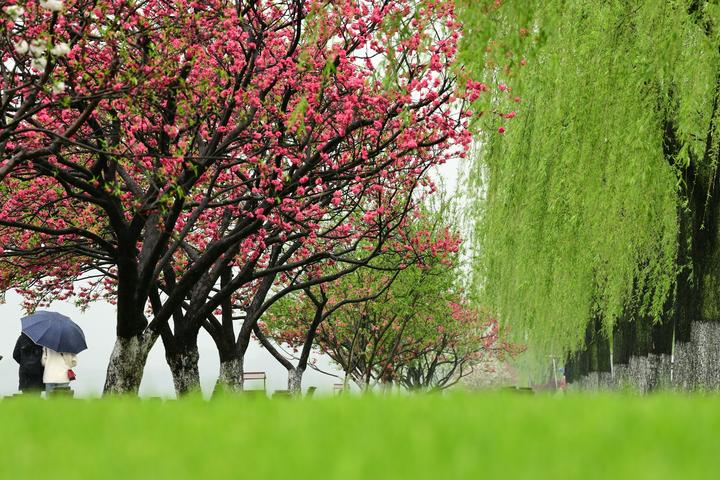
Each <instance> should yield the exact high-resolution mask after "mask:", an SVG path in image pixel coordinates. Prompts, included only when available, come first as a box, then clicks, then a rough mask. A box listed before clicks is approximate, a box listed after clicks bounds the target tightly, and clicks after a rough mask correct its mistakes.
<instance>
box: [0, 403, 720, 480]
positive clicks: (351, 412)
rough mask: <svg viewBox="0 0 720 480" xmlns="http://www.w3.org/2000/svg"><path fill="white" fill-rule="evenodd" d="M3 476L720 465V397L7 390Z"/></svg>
mask: <svg viewBox="0 0 720 480" xmlns="http://www.w3.org/2000/svg"><path fill="white" fill-rule="evenodd" d="M0 440H1V441H2V445H0V479H12V478H82V479H85V478H92V479H102V478H121V479H135V478H140V479H144V478H150V479H157V480H159V479H175V480H178V479H185V478H193V479H204V478H228V479H236V478H247V479H265V478H277V479H288V480H295V479H310V478H313V479H324V478H332V479H343V480H351V479H367V480H374V479H386V478H387V479H400V478H403V479H404V478H407V479H431V478H432V479H479V478H507V479H516V478H532V479H543V478H548V479H565V478H583V479H590V478H603V479H604V478H613V479H619V478H628V479H659V478H672V479H687V478H720V461H719V460H720V397H714V396H694V397H690V396H687V397H686V396H670V395H668V396H651V397H646V398H641V397H634V396H620V395H617V396H582V395H577V396H568V397H564V398H558V397H545V396H529V395H528V396H525V395H513V394H484V395H469V394H457V395H453V396H439V395H425V396H411V397H365V398H352V397H350V398H348V397H345V398H324V399H314V400H303V401H290V400H264V399H250V398H221V399H218V400H214V401H212V402H205V401H203V400H201V399H188V400H183V401H177V402H173V401H171V402H162V401H160V400H137V399H129V398H115V399H105V400H53V401H43V400H26V399H16V398H12V399H6V400H4V401H2V402H0Z"/></svg>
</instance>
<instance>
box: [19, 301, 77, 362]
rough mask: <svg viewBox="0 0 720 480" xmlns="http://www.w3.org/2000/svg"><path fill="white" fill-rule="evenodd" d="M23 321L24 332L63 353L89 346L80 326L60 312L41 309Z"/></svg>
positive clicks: (73, 351) (36, 340)
mask: <svg viewBox="0 0 720 480" xmlns="http://www.w3.org/2000/svg"><path fill="white" fill-rule="evenodd" d="M21 322H22V331H23V333H24V334H25V335H27V336H28V337H30V339H31V340H32V341H33V342H35V343H37V344H38V345H42V346H43V347H47V348H49V349H51V350H55V351H56V352H63V353H79V352H82V351H83V350H85V349H86V348H87V343H85V334H84V333H83V331H82V329H81V328H80V326H79V325H78V324H77V323H75V322H73V321H72V320H70V319H69V318H68V317H66V316H65V315H62V314H60V313H57V312H46V311H39V312H35V313H33V314H32V315H28V316H27V317H24V318H22V319H21Z"/></svg>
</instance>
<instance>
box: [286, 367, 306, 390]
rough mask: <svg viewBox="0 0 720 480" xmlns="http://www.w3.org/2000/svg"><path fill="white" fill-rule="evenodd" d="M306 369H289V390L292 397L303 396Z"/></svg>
mask: <svg viewBox="0 0 720 480" xmlns="http://www.w3.org/2000/svg"><path fill="white" fill-rule="evenodd" d="M303 373H305V371H304V370H302V369H300V368H293V369H289V370H288V391H289V392H290V395H291V396H292V397H300V396H302V377H303Z"/></svg>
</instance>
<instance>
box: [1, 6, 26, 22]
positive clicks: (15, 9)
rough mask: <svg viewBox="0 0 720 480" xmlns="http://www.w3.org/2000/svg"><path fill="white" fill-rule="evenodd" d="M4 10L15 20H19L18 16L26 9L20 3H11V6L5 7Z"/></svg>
mask: <svg viewBox="0 0 720 480" xmlns="http://www.w3.org/2000/svg"><path fill="white" fill-rule="evenodd" d="M3 11H4V12H5V13H6V14H7V16H8V17H10V18H12V19H13V20H17V19H18V17H20V16H21V15H22V14H23V13H25V9H24V8H23V7H21V6H19V5H10V6H9V7H5V8H3Z"/></svg>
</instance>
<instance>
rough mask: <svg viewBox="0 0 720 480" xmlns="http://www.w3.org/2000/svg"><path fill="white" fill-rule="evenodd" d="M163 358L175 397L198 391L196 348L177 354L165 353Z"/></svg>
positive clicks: (198, 377) (197, 355)
mask: <svg viewBox="0 0 720 480" xmlns="http://www.w3.org/2000/svg"><path fill="white" fill-rule="evenodd" d="M165 358H166V360H167V363H168V366H169V367H170V372H171V373H172V377H173V384H174V385H175V393H176V394H177V396H182V395H187V394H188V393H192V392H197V391H200V370H199V368H198V362H199V360H200V354H199V352H198V349H197V347H195V348H192V349H188V350H187V351H183V352H177V353H166V355H165Z"/></svg>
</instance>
